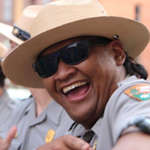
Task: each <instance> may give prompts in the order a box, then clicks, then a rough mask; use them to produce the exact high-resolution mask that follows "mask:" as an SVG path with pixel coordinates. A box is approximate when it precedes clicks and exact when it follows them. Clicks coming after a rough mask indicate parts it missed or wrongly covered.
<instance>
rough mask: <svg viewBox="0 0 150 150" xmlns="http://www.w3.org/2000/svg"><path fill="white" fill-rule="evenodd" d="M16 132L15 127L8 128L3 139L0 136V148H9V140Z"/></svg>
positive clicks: (4, 149) (2, 149)
mask: <svg viewBox="0 0 150 150" xmlns="http://www.w3.org/2000/svg"><path fill="white" fill-rule="evenodd" d="M16 133H17V127H16V126H13V127H12V128H11V129H10V130H9V132H8V135H7V137H6V139H5V140H3V139H2V138H0V150H7V149H8V148H9V146H10V144H11V141H12V139H13V138H14V137H15V135H16Z"/></svg>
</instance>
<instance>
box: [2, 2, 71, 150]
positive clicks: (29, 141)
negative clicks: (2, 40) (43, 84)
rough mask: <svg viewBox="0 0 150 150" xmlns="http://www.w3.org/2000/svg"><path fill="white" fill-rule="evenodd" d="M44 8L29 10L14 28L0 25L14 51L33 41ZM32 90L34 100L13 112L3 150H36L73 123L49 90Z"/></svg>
mask: <svg viewBox="0 0 150 150" xmlns="http://www.w3.org/2000/svg"><path fill="white" fill-rule="evenodd" d="M42 7H43V6H39V5H38V6H37V5H33V6H28V7H26V8H25V9H24V11H23V12H22V14H21V15H20V17H19V19H18V21H17V23H16V24H14V27H11V26H9V25H6V24H3V23H0V33H1V34H3V35H4V36H6V37H7V38H9V39H10V45H11V51H12V50H13V49H14V48H15V47H17V46H18V45H19V44H22V43H23V42H24V41H26V40H28V39H29V38H30V28H31V25H32V22H33V21H34V18H35V17H36V15H37V13H38V12H39V11H40V9H41V8H42ZM11 51H10V52H9V53H11ZM20 55H22V54H21V51H20ZM22 61H23V60H22ZM16 65H19V64H16ZM12 74H13V71H12ZM29 90H30V92H31V94H32V97H30V98H28V99H26V100H24V101H22V102H21V103H20V105H19V106H18V108H17V109H16V110H15V112H14V113H13V116H12V120H11V121H10V123H9V125H8V128H7V129H8V130H7V131H5V132H4V133H3V134H2V138H3V139H1V140H0V150H7V149H9V150H25V149H26V150H29V149H36V148H37V147H39V146H40V145H43V144H45V143H48V142H50V141H52V140H53V139H56V138H58V137H60V136H61V135H63V134H64V133H65V132H66V131H68V129H69V127H70V126H71V124H72V120H71V119H70V117H69V116H68V114H67V113H66V111H65V110H64V109H63V108H62V107H61V106H60V105H59V104H58V103H57V102H55V101H54V100H52V98H51V96H50V95H49V94H48V92H47V91H46V89H44V88H42V89H40V88H29ZM11 127H12V128H11ZM10 128H11V129H10ZM9 129H10V130H9ZM8 131H9V132H8ZM6 133H8V134H6ZM14 135H15V138H14Z"/></svg>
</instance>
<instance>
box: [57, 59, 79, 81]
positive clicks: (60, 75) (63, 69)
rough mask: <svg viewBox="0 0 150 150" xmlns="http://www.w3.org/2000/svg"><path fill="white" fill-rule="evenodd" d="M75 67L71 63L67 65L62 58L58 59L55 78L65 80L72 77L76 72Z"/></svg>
mask: <svg viewBox="0 0 150 150" xmlns="http://www.w3.org/2000/svg"><path fill="white" fill-rule="evenodd" d="M76 71H77V70H76V68H75V67H74V66H72V65H67V64H66V63H64V62H63V61H62V60H60V62H59V65H58V70H57V72H56V73H55V75H54V79H55V80H60V81H61V80H66V79H69V78H70V77H72V76H73V75H74V74H75V73H76Z"/></svg>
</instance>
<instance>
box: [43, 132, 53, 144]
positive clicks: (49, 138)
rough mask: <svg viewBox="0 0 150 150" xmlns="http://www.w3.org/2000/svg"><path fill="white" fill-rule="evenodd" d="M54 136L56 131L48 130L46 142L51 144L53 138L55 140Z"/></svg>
mask: <svg viewBox="0 0 150 150" xmlns="http://www.w3.org/2000/svg"><path fill="white" fill-rule="evenodd" d="M54 135H55V131H54V130H48V132H47V135H46V138H45V142H46V143H49V142H51V141H52V140H53V138H54Z"/></svg>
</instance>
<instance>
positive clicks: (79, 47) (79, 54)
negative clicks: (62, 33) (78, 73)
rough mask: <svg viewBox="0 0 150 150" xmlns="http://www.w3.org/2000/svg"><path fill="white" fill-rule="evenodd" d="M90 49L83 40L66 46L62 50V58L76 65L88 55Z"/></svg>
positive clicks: (67, 62)
mask: <svg viewBox="0 0 150 150" xmlns="http://www.w3.org/2000/svg"><path fill="white" fill-rule="evenodd" d="M88 54H89V50H88V47H87V46H86V44H84V43H83V42H77V43H74V44H73V45H70V46H68V47H66V48H64V49H63V50H62V52H61V59H62V60H63V61H64V62H65V63H66V64H70V65H75V64H78V63H80V62H81V61H83V60H84V59H86V58H87V57H88Z"/></svg>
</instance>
